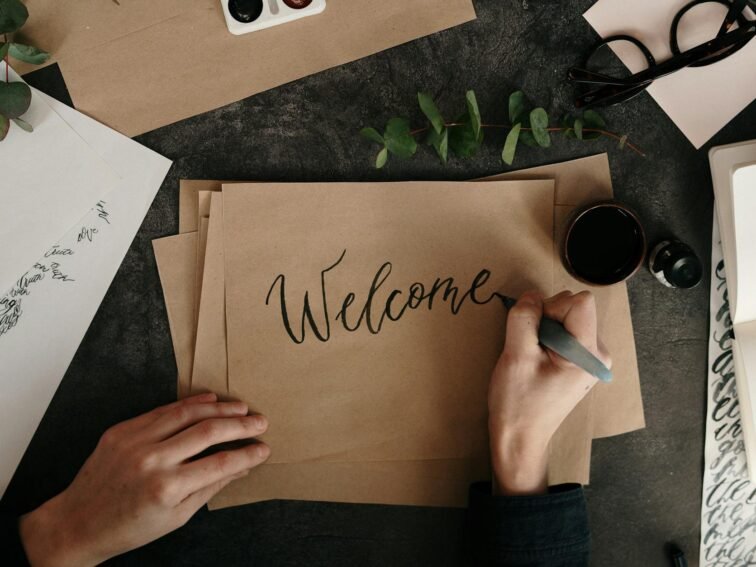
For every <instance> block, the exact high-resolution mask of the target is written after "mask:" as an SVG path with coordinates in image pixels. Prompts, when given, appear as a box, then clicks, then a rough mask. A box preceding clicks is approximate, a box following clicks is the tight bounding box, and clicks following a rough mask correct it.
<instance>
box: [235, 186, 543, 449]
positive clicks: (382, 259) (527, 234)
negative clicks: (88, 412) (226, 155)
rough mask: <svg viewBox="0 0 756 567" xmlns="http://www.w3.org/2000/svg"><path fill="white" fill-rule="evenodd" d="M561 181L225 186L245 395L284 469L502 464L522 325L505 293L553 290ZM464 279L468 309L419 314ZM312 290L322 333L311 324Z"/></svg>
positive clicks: (240, 385)
mask: <svg viewBox="0 0 756 567" xmlns="http://www.w3.org/2000/svg"><path fill="white" fill-rule="evenodd" d="M553 186H554V183H553V181H550V180H549V181H518V182H514V181H509V182H492V181H486V182H478V183H475V182H466V183H449V182H411V183H359V184H354V183H330V184H317V183H315V184H246V185H244V184H237V185H228V186H224V188H223V206H224V242H225V251H224V253H225V264H226V312H227V321H228V326H227V329H228V337H227V338H228V358H229V393H230V394H231V395H232V396H233V397H236V398H239V399H241V400H244V401H246V402H247V403H249V404H250V407H251V408H253V409H254V410H256V411H260V412H261V413H264V414H265V415H267V416H268V418H269V419H270V422H271V424H272V425H271V427H270V428H269V430H268V431H267V432H266V434H265V435H264V436H263V438H264V439H265V440H266V441H269V442H270V444H271V446H274V447H276V449H275V450H274V452H273V454H272V455H271V457H270V459H269V461H270V462H271V463H276V462H302V461H310V460H329V461H363V460H405V459H449V458H477V457H479V456H482V455H486V454H487V452H488V436H487V406H486V395H487V390H488V381H489V377H490V374H491V371H492V369H493V366H494V364H495V363H496V360H497V359H498V356H499V354H500V352H501V346H502V344H503V337H504V326H505V319H506V310H505V309H504V307H503V305H502V304H501V302H500V300H499V299H498V298H496V297H494V296H493V295H492V294H493V293H494V292H500V293H506V294H508V295H514V296H517V295H519V294H520V293H522V292H523V291H525V290H526V289H531V288H534V287H535V288H539V289H551V287H552V284H553V268H554V265H553V264H554V263H553V240H552V238H553V226H552V224H553V199H554V195H553ZM339 258H341V259H342V260H341V261H340V262H339ZM389 262H390V264H389ZM337 263H338V266H336V264H337ZM381 266H383V267H384V268H385V271H381ZM484 268H486V269H488V270H490V272H488V273H487V276H486V277H485V278H481V279H480V280H479V281H480V282H481V285H480V287H481V289H480V290H478V291H477V292H468V291H467V290H468V288H470V287H471V285H472V284H471V282H473V281H474V280H475V278H478V277H480V275H478V274H479V272H480V271H481V270H482V269H484ZM326 272H327V276H326V275H325V273H326ZM488 276H490V280H489V279H488ZM449 277H453V278H454V282H453V285H455V286H458V287H459V290H458V292H455V294H456V293H458V294H459V300H460V303H461V301H462V299H463V298H465V297H467V303H466V304H465V305H464V306H463V307H457V308H456V310H453V309H452V308H451V306H452V305H453V296H452V299H449V300H444V299H443V298H442V297H441V295H439V296H438V297H437V298H434V300H435V303H433V308H432V309H429V308H428V304H429V303H430V300H429V299H426V300H422V299H420V300H417V304H416V308H415V309H406V310H405V307H404V305H406V304H412V303H413V301H412V299H411V298H412V296H413V295H414V296H415V297H418V296H421V295H424V294H427V293H428V290H430V289H431V286H432V285H434V281H436V282H441V281H444V280H445V278H449ZM283 278H285V281H284V279H283ZM379 280H380V281H381V282H385V285H383V287H382V289H379V290H377V289H376V288H377V287H378V286H377V285H376V287H375V288H373V289H375V290H376V291H375V294H374V296H373V298H372V303H369V302H370V299H369V293H368V288H370V286H371V282H375V281H379ZM413 282H420V283H421V284H422V285H423V286H425V287H424V288H423V287H416V286H417V285H420V284H417V283H413ZM374 285H375V284H374ZM436 285H438V284H436ZM411 286H415V287H414V288H413V289H414V290H415V291H414V292H410V291H409V289H410V287H411ZM447 286H448V282H447ZM438 289H441V292H440V294H444V293H447V291H446V290H448V289H450V288H449V287H444V286H443V285H441V286H440V287H439V288H438ZM392 290H396V291H392ZM397 293H398V294H399V295H397ZM463 294H464V295H463ZM308 295H309V306H310V307H311V309H312V316H311V318H312V319H313V320H314V321H316V324H317V325H318V326H319V330H317V329H315V328H314V326H312V327H311V326H310V325H304V324H303V322H302V320H301V318H302V317H303V315H302V309H303V307H302V305H303V298H306V297H307V296H308ZM390 298H394V299H396V301H394V303H393V304H392V303H390ZM408 298H410V299H408ZM476 298H477V300H476ZM305 301H307V299H305ZM476 302H477V304H476ZM484 302H485V304H483V303H484ZM363 304H365V307H364V309H363ZM458 305H459V303H458ZM387 306H388V307H387ZM418 306H419V307H418ZM455 311H456V313H455ZM337 312H338V314H337ZM386 314H387V315H386ZM392 314H393V315H392ZM402 314H403V316H402ZM308 317H309V316H308ZM400 317H401V319H400ZM371 319H372V328H371ZM381 325H383V326H382V327H381ZM286 326H288V329H289V330H288V331H287V329H286V328H285V327H286ZM304 327H307V330H305V334H304V339H303V335H302V328H304ZM358 327H359V328H358ZM316 334H317V335H318V336H315V335H316ZM388 353H390V356H387V354H388ZM314 400H317V403H313V401H314Z"/></svg>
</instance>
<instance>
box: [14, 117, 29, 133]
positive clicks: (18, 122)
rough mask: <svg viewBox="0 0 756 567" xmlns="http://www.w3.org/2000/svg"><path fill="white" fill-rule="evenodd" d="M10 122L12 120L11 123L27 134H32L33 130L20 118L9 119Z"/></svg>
mask: <svg viewBox="0 0 756 567" xmlns="http://www.w3.org/2000/svg"><path fill="white" fill-rule="evenodd" d="M11 120H13V123H14V124H15V125H16V126H18V127H19V128H21V129H22V130H26V131H27V132H34V128H33V127H32V125H31V124H29V123H28V122H27V121H26V120H23V119H21V118H11Z"/></svg>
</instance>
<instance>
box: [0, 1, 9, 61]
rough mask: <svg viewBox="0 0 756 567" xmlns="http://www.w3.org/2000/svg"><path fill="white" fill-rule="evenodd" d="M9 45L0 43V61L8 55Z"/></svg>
mask: <svg viewBox="0 0 756 567" xmlns="http://www.w3.org/2000/svg"><path fill="white" fill-rule="evenodd" d="M1 1H2V0H0V2H1ZM10 45H11V44H10V43H2V42H0V59H5V56H6V55H8V49H9V48H10Z"/></svg>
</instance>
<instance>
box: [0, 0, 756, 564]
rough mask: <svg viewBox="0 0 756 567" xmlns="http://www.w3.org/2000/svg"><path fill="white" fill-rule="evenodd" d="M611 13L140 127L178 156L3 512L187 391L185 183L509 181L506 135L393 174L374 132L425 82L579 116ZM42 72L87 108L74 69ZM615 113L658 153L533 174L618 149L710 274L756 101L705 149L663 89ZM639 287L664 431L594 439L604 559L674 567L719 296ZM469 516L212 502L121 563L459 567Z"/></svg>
mask: <svg viewBox="0 0 756 567" xmlns="http://www.w3.org/2000/svg"><path fill="white" fill-rule="evenodd" d="M591 3H592V2H591V1H590V0H569V1H562V2H536V1H532V0H476V2H475V5H476V9H477V11H478V16H479V18H478V20H477V21H476V22H472V23H468V24H465V25H462V26H459V27H457V28H455V29H451V30H448V31H445V32H442V33H439V34H436V35H434V36H431V37H427V38H424V39H420V40H418V41H415V42H412V43H410V44H407V45H403V46H400V47H397V48H395V49H391V50H389V51H385V52H383V53H380V54H377V55H374V56H372V57H369V58H367V59H363V60H360V61H357V62H355V63H351V64H348V65H344V66H342V67H338V68H336V69H332V70H330V71H327V72H324V73H320V74H318V75H315V76H312V77H307V78H304V79H302V80H299V81H296V82H294V83H291V84H288V85H285V86H282V87H280V88H277V89H274V90H272V91H269V92H266V93H263V94H259V95H256V96H252V97H250V98H247V99H245V100H242V101H240V102H237V103H234V104H231V105H229V106H226V107H223V108H220V109H217V110H214V111H211V112H208V113H205V114H203V115H200V116H195V117H193V118H189V119H187V120H184V121H182V122H179V123H176V124H172V125H170V126H166V127H164V128H161V129H159V130H156V131H153V132H150V133H147V134H144V135H142V136H139V137H138V138H137V139H138V141H139V142H141V143H143V144H145V145H146V146H148V147H150V148H152V149H154V150H156V151H158V152H159V153H161V154H163V155H165V156H167V157H169V158H170V159H172V160H174V165H173V168H172V169H171V171H170V173H169V174H168V177H167V179H166V180H165V182H164V183H163V186H162V188H161V189H160V192H159V193H158V195H157V198H156V199H155V202H154V204H153V205H152V207H151V209H150V211H149V213H148V214H147V217H146V219H145V221H144V224H143V225H142V228H141V230H140V231H139V234H138V235H137V237H136V239H135V241H134V243H133V244H132V246H131V248H130V250H129V252H128V254H127V255H126V258H125V260H124V262H123V265H122V266H121V269H120V270H119V272H118V274H117V275H116V277H115V280H114V281H113V284H112V285H111V287H110V290H109V291H108V294H107V296H106V297H105V301H104V302H103V304H102V306H101V308H100V310H99V312H98V314H97V316H96V317H95V319H94V322H93V323H92V325H91V327H90V329H89V331H88V333H87V335H86V337H85V338H84V341H83V342H82V344H81V347H80V348H79V350H78V353H77V354H76V357H75V358H74V361H73V363H72V364H71V367H70V368H69V370H68V372H67V374H66V376H65V378H64V380H63V382H62V384H61V386H60V388H59V389H58V391H57V393H56V395H55V398H54V399H53V402H52V404H51V405H50V408H49V410H48V411H47V414H46V415H45V418H44V420H43V421H42V424H41V425H40V427H39V430H38V431H37V433H36V435H35V437H34V440H33V441H32V443H31V445H30V447H29V449H28V451H27V452H26V455H25V457H24V459H23V461H22V463H21V465H20V467H19V469H18V471H17V473H16V475H15V477H14V479H13V482H12V484H11V486H10V488H9V489H8V492H7V494H6V495H5V498H4V499H3V502H2V506H3V507H5V508H7V507H13V508H16V507H20V508H29V507H32V506H33V505H35V504H36V503H39V502H41V501H43V500H44V499H46V498H48V497H50V496H52V495H54V494H55V493H56V492H58V491H60V490H61V489H63V488H64V487H65V486H66V485H67V483H69V482H70V481H71V479H72V478H73V476H74V474H75V473H76V471H77V470H78V468H79V467H80V466H81V464H82V462H83V461H84V459H85V458H86V456H87V455H88V454H89V453H90V452H91V451H92V449H93V448H94V446H95V444H96V442H97V439H98V437H99V436H100V434H101V433H102V432H103V431H104V430H105V428H107V427H108V426H109V425H111V424H113V423H116V422H118V421H120V420H123V419H126V418H128V417H131V416H134V415H135V414H137V413H140V412H142V411H145V410H148V409H150V408H152V407H154V406H156V405H158V404H162V403H166V402H168V401H171V400H172V399H174V398H175V394H176V393H175V383H176V379H175V376H176V367H175V362H174V359H173V350H172V347H171V341H170V336H169V332H168V323H167V319H166V313H165V306H164V303H163V296H162V292H161V289H160V283H159V280H158V274H157V271H156V268H155V260H154V257H153V254H152V249H151V245H150V242H151V241H152V239H154V238H157V237H161V236H165V235H169V234H174V233H176V232H177V228H178V220H177V213H178V180H179V179H181V178H210V179H249V180H254V179H260V180H281V181H319V180H329V181H344V180H352V181H357V180H413V179H460V180H461V179H468V178H474V177H480V176H484V175H490V174H494V173H497V172H500V171H502V170H503V169H504V168H503V166H502V163H501V161H500V157H499V156H500V151H501V145H502V144H503V135H502V136H497V135H495V134H494V135H492V136H489V138H488V143H486V145H485V149H484V151H483V152H482V153H481V154H480V155H479V156H478V157H476V158H474V159H472V160H467V161H460V160H457V159H453V160H452V162H451V163H450V164H449V165H447V166H445V167H444V166H442V165H441V164H440V163H439V162H438V160H437V158H436V157H435V156H434V155H431V153H429V152H427V151H423V150H421V151H420V154H421V155H419V156H418V157H416V158H415V159H414V160H412V161H406V162H400V161H397V160H394V161H392V162H391V163H390V165H389V166H388V167H387V168H386V169H385V170H382V171H376V170H374V169H373V168H372V167H371V162H372V159H373V156H374V153H375V149H374V147H372V146H371V145H370V144H369V143H367V142H363V141H362V140H361V139H360V138H359V137H358V136H357V131H358V130H359V128H360V127H361V126H363V125H366V124H371V125H376V126H379V125H381V124H383V123H385V120H386V119H387V118H388V117H390V116H393V115H395V114H406V113H411V115H412V117H413V118H414V119H415V121H418V120H419V119H420V118H421V117H420V115H419V111H417V110H416V102H415V101H416V99H415V96H416V92H417V91H418V90H426V91H428V92H431V93H433V94H434V95H435V96H437V97H438V100H439V103H440V106H441V108H442V110H446V111H447V112H449V113H452V112H456V111H457V110H461V109H462V104H463V100H464V98H463V97H464V92H465V90H466V89H468V88H473V89H475V91H476V92H477V94H478V100H479V103H480V106H481V110H482V112H483V115H484V118H486V117H487V118H488V119H489V120H490V121H493V122H502V121H506V97H507V95H508V94H509V92H511V91H513V90H516V89H517V88H522V89H524V90H525V91H526V92H527V93H528V95H529V96H530V98H531V99H533V100H534V101H536V102H538V103H539V104H541V105H543V106H545V107H546V108H547V109H548V110H550V111H551V112H552V113H553V114H554V115H560V114H561V113H563V112H564V111H566V110H569V109H570V108H571V106H570V101H571V94H572V91H571V89H570V87H569V86H568V85H566V84H565V81H564V80H563V77H564V75H565V71H566V70H567V69H568V68H569V67H570V66H571V65H573V64H576V63H578V62H580V61H581V59H582V57H583V55H584V52H585V51H586V49H587V48H588V47H589V46H591V45H592V44H593V42H594V41H596V39H597V37H596V35H595V33H594V32H593V31H592V30H591V28H590V27H589V26H588V24H587V23H586V22H585V21H584V20H583V18H582V16H581V15H582V13H583V12H584V11H585V10H586V9H587V8H588V7H589V6H590V5H591ZM439 9H443V8H442V4H441V5H440V6H439ZM187 57H191V54H187ZM28 79H29V81H30V82H31V83H32V84H34V85H35V86H37V87H39V88H40V89H42V90H44V91H47V92H49V93H50V94H53V95H54V96H57V97H59V98H61V99H62V100H64V101H68V99H67V93H66V90H65V86H64V84H63V83H62V81H61V77H60V74H59V72H58V70H57V67H53V68H49V69H43V70H40V71H37V72H35V73H33V74H31V75H30V76H29V77H28ZM207 80H208V81H212V77H208V79H207ZM723 88H726V87H725V86H723ZM604 116H605V117H606V119H607V122H608V123H609V126H610V127H611V128H612V129H614V130H616V131H620V132H624V133H627V134H629V135H630V138H631V139H632V140H633V141H635V142H637V143H638V144H639V145H640V146H641V147H642V148H643V149H644V150H645V151H646V152H647V154H648V156H647V157H646V158H640V157H638V156H637V155H635V154H633V153H631V152H628V151H619V150H618V149H616V148H615V144H613V143H610V142H607V141H593V142H584V143H581V142H579V141H575V140H565V139H561V137H560V139H559V140H558V141H556V143H555V144H554V145H553V147H552V148H551V149H549V150H540V149H531V148H525V147H522V148H520V149H519V150H518V156H517V161H516V164H515V165H516V166H517V167H527V166H531V165H538V164H542V163H547V162H553V161H559V160H564V159H569V158H575V157H580V156H585V155H589V154H593V153H597V152H600V151H604V150H608V151H609V156H610V161H611V166H612V176H613V180H614V187H615V192H616V195H617V196H618V197H619V198H620V199H622V200H623V201H625V202H627V203H628V204H629V205H631V206H632V207H634V208H635V209H636V210H637V211H638V212H639V213H640V215H641V217H642V218H643V220H644V222H645V225H646V228H647V231H648V233H649V236H650V240H651V241H652V242H653V241H655V240H657V239H659V238H661V237H664V236H669V235H675V236H677V237H679V238H681V239H682V240H684V241H686V242H688V243H690V244H691V245H692V246H693V248H694V249H695V250H696V251H697V252H698V253H699V255H700V256H701V257H702V258H703V259H704V262H705V264H706V269H707V270H708V264H709V255H710V245H711V242H710V241H711V221H712V194H711V185H710V177H709V168H708V161H707V157H706V151H707V148H708V147H709V145H717V144H723V143H730V142H735V141H741V140H746V139H752V138H756V104H753V103H752V104H751V105H750V106H749V107H748V108H747V109H746V110H745V111H744V112H742V113H741V114H740V115H739V116H738V117H737V118H736V119H735V120H734V121H733V122H732V123H730V124H729V125H728V126H726V127H725V128H724V129H723V130H722V131H721V132H720V133H719V134H718V135H717V136H716V137H715V138H714V139H713V140H712V141H711V142H710V144H709V145H707V146H706V147H704V148H702V149H701V150H695V149H694V148H693V146H692V145H691V144H690V143H689V142H688V141H687V139H686V138H685V137H684V136H683V135H682V134H681V133H680V132H679V130H678V129H677V128H676V127H675V126H674V124H673V123H672V122H671V121H670V120H669V119H668V118H667V117H666V115H665V114H664V113H663V112H662V111H661V110H660V109H659V107H658V106H657V105H656V104H655V103H654V102H653V100H652V99H651V98H650V97H649V96H648V95H646V94H643V95H641V96H640V97H638V98H636V99H635V100H633V101H631V102H629V103H627V104H625V105H624V106H621V107H615V108H612V109H609V110H606V111H605V112H604ZM706 273H708V271H707V272H706ZM629 291H630V302H631V305H632V315H633V322H634V326H635V339H636V343H637V348H638V357H639V363H640V373H641V382H642V387H643V397H644V403H645V410H646V420H647V428H646V429H645V430H643V431H639V432H636V433H632V434H629V435H624V436H620V437H615V438H611V439H605V440H600V441H596V442H594V445H593V458H592V484H591V486H590V487H588V488H587V494H588V501H589V507H590V514H591V524H592V529H593V537H594V540H593V559H592V564H593V565H596V566H601V567H604V566H609V565H611V566H640V565H644V566H645V565H649V566H651V565H659V566H666V565H667V562H666V560H665V556H664V554H663V545H664V542H665V541H667V540H670V539H674V540H675V541H677V542H679V543H680V544H681V545H682V546H683V548H684V549H686V551H687V553H688V555H689V556H690V557H691V558H697V557H698V541H699V539H698V538H699V525H700V524H699V515H700V501H701V495H700V493H701V478H702V463H703V439H704V415H705V414H704V411H705V388H706V352H707V329H708V292H709V286H708V282H704V283H703V284H702V285H700V286H699V287H698V288H696V289H694V290H692V291H674V290H669V289H666V288H664V287H662V286H661V285H660V284H658V283H657V282H656V281H655V280H654V279H653V278H652V276H650V275H649V274H648V272H646V271H643V272H641V273H639V274H638V275H637V276H635V277H634V278H633V279H632V280H631V281H630V283H629ZM18 378H19V379H23V377H18ZM464 517H465V512H464V511H463V510H454V509H425V508H411V507H391V506H356V505H338V504H325V503H304V502H270V503H264V504H259V505H254V506H244V507H239V508H234V509H228V510H223V511H219V512H213V513H208V512H207V511H201V512H200V513H199V514H197V516H196V517H195V518H194V519H192V520H191V521H190V522H189V524H188V525H187V526H186V527H184V528H183V529H181V530H179V531H178V532H176V533H174V534H171V535H169V536H167V537H165V538H163V539H161V540H159V541H157V542H155V543H153V544H151V545H148V546H147V547H145V548H143V549H140V550H137V551H134V552H132V553H129V554H127V555H125V556H123V557H121V558H118V559H116V560H114V561H113V564H115V565H158V564H164V565H336V566H338V565H345V566H346V565H349V566H352V565H376V566H377V565H381V566H383V565H437V566H441V565H457V564H459V563H460V562H461V550H462V526H463V522H464ZM692 563H693V564H696V561H695V559H694V561H693V562H692Z"/></svg>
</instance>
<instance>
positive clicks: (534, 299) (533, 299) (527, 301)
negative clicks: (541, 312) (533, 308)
mask: <svg viewBox="0 0 756 567" xmlns="http://www.w3.org/2000/svg"><path fill="white" fill-rule="evenodd" d="M520 303H522V304H523V305H537V303H538V295H537V294H536V293H535V292H532V291H528V292H525V293H523V294H522V295H521V296H520Z"/></svg>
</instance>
